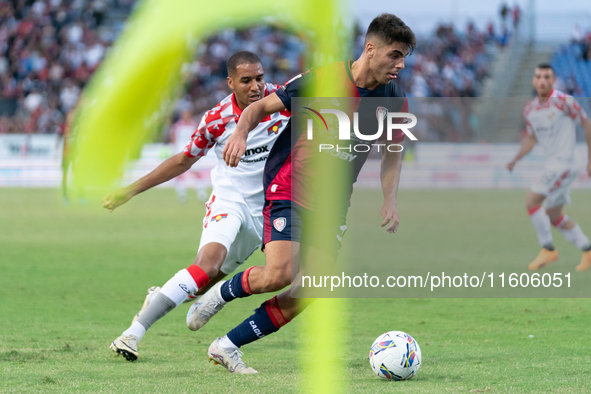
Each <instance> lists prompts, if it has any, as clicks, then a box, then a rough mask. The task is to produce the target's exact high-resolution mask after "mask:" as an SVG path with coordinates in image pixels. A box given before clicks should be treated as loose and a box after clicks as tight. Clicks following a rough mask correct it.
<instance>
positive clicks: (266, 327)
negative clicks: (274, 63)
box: [193, 14, 416, 372]
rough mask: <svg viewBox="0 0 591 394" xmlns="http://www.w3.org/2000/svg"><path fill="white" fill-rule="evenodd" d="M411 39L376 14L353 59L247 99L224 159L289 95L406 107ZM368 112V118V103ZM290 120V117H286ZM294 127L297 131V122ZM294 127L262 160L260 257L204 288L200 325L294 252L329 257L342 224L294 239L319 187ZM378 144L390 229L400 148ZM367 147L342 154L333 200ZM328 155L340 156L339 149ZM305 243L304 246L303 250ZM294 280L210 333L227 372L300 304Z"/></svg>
mask: <svg viewBox="0 0 591 394" xmlns="http://www.w3.org/2000/svg"><path fill="white" fill-rule="evenodd" d="M415 46H416V38H415V35H414V33H413V32H412V30H411V29H410V28H409V27H408V26H407V25H406V24H404V22H403V21H402V20H400V19H399V18H398V17H396V16H395V15H392V14H382V15H380V16H378V17H376V18H375V19H374V20H373V21H372V22H371V24H370V25H369V28H368V31H367V34H366V36H365V47H364V51H363V54H362V55H361V56H360V57H359V59H357V60H356V61H345V62H340V63H335V64H331V65H327V66H324V67H319V68H317V69H312V70H310V71H309V72H307V73H304V74H302V75H300V76H298V77H296V78H294V79H292V80H291V81H290V82H289V83H288V84H286V86H285V87H284V88H282V89H280V90H278V91H277V92H276V93H275V94H272V95H270V96H268V97H265V98H264V99H262V100H260V101H259V102H257V103H253V104H251V105H250V106H249V107H248V108H247V109H246V110H245V111H244V112H243V114H242V116H241V117H240V121H239V123H238V125H237V127H236V131H235V132H234V134H233V135H232V136H231V137H230V138H229V139H228V142H227V143H226V147H225V149H224V153H223V157H224V160H225V161H226V163H227V164H228V165H230V166H236V165H238V163H239V162H240V159H241V157H242V155H243V154H244V152H245V149H246V138H247V136H248V133H249V131H250V130H251V129H253V128H254V127H255V126H256V125H257V124H258V123H259V122H260V120H261V119H263V118H264V117H266V116H268V115H270V114H273V113H275V112H278V111H282V110H285V109H287V110H290V111H291V110H292V108H291V105H292V103H291V99H292V98H293V97H304V96H305V97H318V95H319V93H320V92H322V93H320V94H322V95H323V96H322V97H344V96H348V97H354V98H355V97H356V98H358V99H359V100H360V101H362V100H363V99H364V98H370V97H382V98H393V99H392V102H393V103H394V106H393V107H390V108H388V110H390V111H392V112H407V111H408V104H407V101H406V98H405V97H406V95H405V93H404V91H403V90H402V89H401V88H400V87H399V86H398V85H397V84H396V82H395V81H393V80H394V79H396V78H397V75H398V72H399V71H400V70H401V69H403V68H404V58H405V57H406V56H408V55H409V54H410V53H411V52H412V51H413V49H414V48H415ZM304 87H305V88H304ZM343 92H345V94H343ZM359 111H360V109H359ZM373 116H374V119H375V117H376V115H375V109H374V115H373ZM378 119H379V117H378ZM290 122H293V119H292V120H291V121H290ZM291 126H293V124H292V125H291ZM374 130H375V129H374ZM297 132H299V133H301V132H302V130H298V131H297ZM295 133H296V130H294V129H293V127H290V125H288V126H287V127H286V129H285V130H284V131H283V134H282V135H280V136H279V138H278V140H277V142H276V144H275V145H274V147H273V149H272V150H271V152H270V154H269V158H268V161H267V164H266V166H265V174H264V188H265V191H266V200H267V202H266V204H265V209H264V212H263V213H264V216H265V230H264V239H263V246H264V252H265V255H266V264H265V266H255V267H251V268H249V269H247V270H246V271H244V272H241V273H239V274H237V275H235V276H234V277H233V278H231V279H230V280H228V281H225V282H220V283H218V285H216V286H215V287H213V288H212V289H211V290H210V291H208V292H207V293H206V294H205V295H203V296H202V297H201V299H199V300H198V301H197V303H199V306H198V307H197V308H196V309H195V310H194V312H193V313H195V314H198V317H197V318H198V319H199V320H200V322H201V326H202V325H203V324H205V323H207V322H208V321H209V319H210V318H211V317H212V316H213V315H214V314H215V313H217V312H218V311H219V310H221V309H222V307H223V306H224V305H225V304H226V303H227V302H229V301H232V300H234V299H236V298H243V297H247V296H249V295H252V294H261V293H267V292H275V291H278V290H281V289H283V288H284V287H286V286H287V285H289V284H290V283H291V279H292V278H291V273H292V272H291V267H292V264H294V265H295V264H296V263H298V261H299V257H300V252H301V253H302V255H304V254H305V255H306V256H310V255H311V254H313V255H315V256H321V258H325V259H329V260H330V259H332V260H333V262H335V261H336V255H337V253H338V248H339V246H340V240H341V239H342V235H343V234H342V233H338V229H342V230H343V231H342V232H344V229H346V227H345V226H338V227H337V229H335V232H333V233H332V234H330V236H331V239H332V238H334V240H335V241H334V242H332V243H331V244H330V245H323V246H321V245H316V244H314V242H312V243H311V244H307V243H305V242H304V243H302V244H301V245H300V243H301V242H302V241H301V240H302V237H303V238H306V237H305V235H302V220H303V218H304V217H306V215H310V213H311V212H312V214H313V212H314V210H315V209H317V208H318V206H314V201H315V200H314V195H315V193H320V192H321V191H319V190H308V189H309V188H308V187H307V186H308V185H310V184H313V183H314V182H310V179H309V178H310V177H311V176H316V175H318V172H316V173H314V172H313V171H314V170H313V169H309V168H305V165H302V163H303V161H302V160H300V159H301V158H302V157H303V156H302V152H303V151H305V145H304V143H301V142H302V138H300V139H298V136H297V135H296V136H295V140H297V141H298V142H297V143H295V144H293V142H292V141H294V134H295ZM384 134H385V133H384ZM403 139H404V133H403V132H402V131H400V130H394V133H393V136H392V138H391V139H390V141H388V142H391V143H394V144H396V143H400V142H402V140H403ZM377 141H378V139H377V138H376V140H374V141H367V144H369V145H372V144H373V143H374V142H377ZM308 142H309V141H308ZM299 148H301V149H299ZM381 152H382V164H381V172H380V175H381V183H382V191H383V195H384V203H383V205H382V207H381V210H380V213H381V215H382V217H383V222H382V224H381V225H382V227H386V230H387V231H388V232H389V233H395V232H396V230H397V229H398V224H399V216H398V209H397V191H398V183H399V180H400V170H401V167H402V154H401V152H392V151H389V150H387V149H382V150H381ZM367 155H368V153H356V154H355V155H352V156H351V160H348V161H350V163H351V165H350V168H349V170H350V173H348V174H346V175H344V176H345V177H346V183H347V184H346V185H345V187H346V188H347V190H348V193H347V192H345V193H342V197H339V198H338V200H339V201H338V202H337V203H343V202H347V203H348V201H349V198H350V196H351V192H352V185H353V183H354V182H355V180H356V179H357V175H358V173H359V171H360V169H361V167H362V165H363V163H364V162H365V160H366V159H367ZM353 156H354V157H353ZM334 159H335V160H341V159H339V158H338V157H334ZM342 161H347V160H341V162H342ZM292 164H293V165H292ZM322 176H326V175H322ZM345 215H346V207H344V216H345ZM343 220H344V219H343ZM343 224H344V223H343ZM304 247H305V248H307V249H306V250H304ZM308 249H310V250H308ZM316 249H317V250H316ZM296 288H297V286H294V285H292V286H291V287H290V288H289V289H287V290H285V291H284V292H283V293H281V294H280V295H278V296H275V297H273V298H272V299H270V300H268V301H266V302H264V303H263V304H262V305H261V306H260V307H259V308H258V309H257V310H256V311H255V313H254V314H253V315H252V316H251V317H249V318H248V319H246V320H245V321H244V322H243V323H241V324H239V325H238V326H237V327H236V328H234V329H233V330H231V331H230V332H229V333H228V335H226V336H224V337H223V338H218V339H216V340H215V341H214V342H213V343H212V344H211V346H210V348H209V357H210V359H212V360H214V361H216V363H221V364H222V365H224V366H225V367H226V368H227V369H228V370H229V371H230V372H233V371H234V369H235V366H236V365H238V364H242V365H243V362H242V360H241V358H240V352H239V351H238V348H240V347H241V346H243V345H245V344H248V343H250V342H253V341H255V340H257V339H260V338H262V337H264V336H266V335H269V334H271V333H273V332H275V331H277V330H279V328H280V327H282V326H283V325H285V324H287V323H288V322H289V321H290V320H291V319H293V318H294V317H295V316H296V315H297V314H298V313H300V312H301V311H302V310H303V308H304V307H305V306H304V305H303V303H298V302H297V301H298V300H297V299H296V298H293V296H294V294H295V289H296ZM194 318H195V317H194Z"/></svg>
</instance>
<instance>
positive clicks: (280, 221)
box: [273, 218, 287, 232]
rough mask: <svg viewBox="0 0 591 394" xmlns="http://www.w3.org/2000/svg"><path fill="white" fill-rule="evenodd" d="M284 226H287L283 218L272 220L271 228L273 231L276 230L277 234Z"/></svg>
mask: <svg viewBox="0 0 591 394" xmlns="http://www.w3.org/2000/svg"><path fill="white" fill-rule="evenodd" d="M286 224H287V220H286V219H285V218H277V219H275V220H273V227H275V230H277V231H279V232H282V231H283V229H284V228H285V225H286Z"/></svg>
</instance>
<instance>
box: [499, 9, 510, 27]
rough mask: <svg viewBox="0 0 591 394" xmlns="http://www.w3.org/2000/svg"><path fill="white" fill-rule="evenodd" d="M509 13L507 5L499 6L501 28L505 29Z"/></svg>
mask: <svg viewBox="0 0 591 394" xmlns="http://www.w3.org/2000/svg"><path fill="white" fill-rule="evenodd" d="M510 11H511V10H510V9H509V5H507V3H503V4H501V8H499V16H500V17H501V27H502V28H506V27H507V17H508V16H509V12H510Z"/></svg>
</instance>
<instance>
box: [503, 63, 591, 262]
mask: <svg viewBox="0 0 591 394" xmlns="http://www.w3.org/2000/svg"><path fill="white" fill-rule="evenodd" d="M555 81H556V76H555V74H554V69H553V68H552V66H551V65H550V64H548V63H542V64H540V65H538V66H537V67H536V69H535V74H534V77H533V81H532V83H533V85H534V88H535V89H536V91H537V97H536V98H534V99H533V100H532V101H531V102H530V103H528V104H527V105H526V106H525V110H524V113H523V114H524V117H525V123H526V131H527V136H526V137H525V139H524V140H523V143H522V145H521V149H520V151H519V153H518V154H517V156H515V158H514V159H513V160H512V161H511V162H509V163H508V164H507V169H508V170H509V171H512V170H513V167H515V164H516V163H517V161H518V160H520V159H521V158H522V157H524V156H525V155H527V154H528V153H529V152H530V151H531V150H532V149H533V148H534V146H535V145H536V144H538V143H539V144H540V145H541V146H542V148H543V149H544V153H545V154H546V159H547V161H546V166H545V171H544V174H543V175H542V177H541V178H540V179H539V180H538V181H537V182H536V183H534V184H533V185H532V187H531V190H530V191H529V193H528V195H527V197H526V199H525V205H526V207H527V211H528V212H529V216H530V218H531V221H532V224H533V226H534V228H535V229H536V233H537V235H538V241H539V243H540V246H542V250H541V251H540V253H539V254H538V256H537V257H536V258H535V259H534V260H533V261H532V262H531V263H530V264H529V269H530V270H537V269H540V268H543V267H544V266H546V265H548V264H550V263H553V262H555V261H556V260H557V259H558V252H557V251H556V248H555V247H554V244H553V242H552V231H551V226H552V225H553V226H555V227H556V229H558V231H560V233H561V234H562V235H563V236H564V238H566V239H567V240H568V241H570V242H572V243H573V244H575V245H576V246H577V247H578V248H579V249H581V251H582V252H583V254H582V256H581V263H580V264H579V265H577V267H576V270H577V271H584V270H588V269H589V268H591V242H589V238H588V237H587V236H586V235H585V234H584V233H583V230H582V229H581V227H580V226H579V225H578V224H577V223H576V222H575V221H574V220H573V219H571V218H570V217H568V216H567V215H565V214H564V213H563V212H562V208H563V206H564V205H565V204H570V202H571V199H570V187H571V184H572V183H573V181H574V180H575V179H576V178H577V175H578V173H579V167H578V165H577V163H576V161H575V146H576V123H579V124H580V125H581V126H582V127H583V129H584V130H585V138H586V140H587V149H588V161H587V166H586V172H587V174H588V175H591V120H589V117H588V116H587V114H586V113H585V111H584V110H583V109H582V108H581V106H580V105H579V103H577V102H576V100H575V99H574V97H572V96H570V95H568V94H565V93H563V92H560V91H558V90H556V89H554V82H555Z"/></svg>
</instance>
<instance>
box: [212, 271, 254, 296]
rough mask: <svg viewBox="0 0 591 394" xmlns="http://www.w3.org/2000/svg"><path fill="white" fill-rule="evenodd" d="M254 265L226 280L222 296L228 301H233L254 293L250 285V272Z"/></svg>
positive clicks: (221, 290) (221, 288) (222, 288)
mask: <svg viewBox="0 0 591 394" xmlns="http://www.w3.org/2000/svg"><path fill="white" fill-rule="evenodd" d="M253 268H254V267H250V268H249V269H247V270H246V271H243V272H239V273H237V274H236V275H234V276H233V277H232V279H230V280H228V281H226V282H225V283H224V284H223V285H222V286H221V287H220V292H221V293H222V298H223V299H224V300H225V301H226V302H229V301H232V300H235V299H236V298H244V297H248V296H250V295H252V292H251V291H250V286H249V285H248V274H249V273H250V270H251V269H253Z"/></svg>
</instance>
